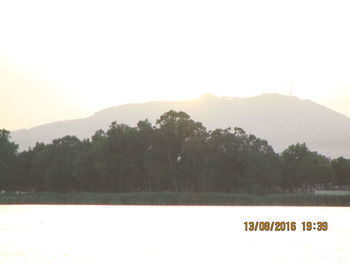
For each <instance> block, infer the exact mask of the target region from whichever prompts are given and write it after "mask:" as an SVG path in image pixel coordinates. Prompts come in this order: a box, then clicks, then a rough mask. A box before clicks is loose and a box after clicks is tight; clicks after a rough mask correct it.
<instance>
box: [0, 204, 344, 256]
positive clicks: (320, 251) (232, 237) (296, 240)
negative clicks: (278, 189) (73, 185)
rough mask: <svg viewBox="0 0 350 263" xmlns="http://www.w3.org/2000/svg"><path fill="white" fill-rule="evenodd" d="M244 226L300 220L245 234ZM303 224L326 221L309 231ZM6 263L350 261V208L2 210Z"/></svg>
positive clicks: (1, 250)
mask: <svg viewBox="0 0 350 263" xmlns="http://www.w3.org/2000/svg"><path fill="white" fill-rule="evenodd" d="M245 221H295V222H297V231H295V232H246V231H245V230H244V222H245ZM303 221H313V222H317V221H327V222H328V224H329V230H328V231H326V232H317V231H314V232H304V231H302V225H301V222H303ZM0 262H6V263H7V262H9V263H11V262H13V263H14V262H16V263H17V262H18V263H29V262H31V263H54V262H57V263H58V262H60V263H61V262H87V263H89V262H162V263H163V262H176V263H178V262H220V263H221V262H268V263H274V262H276V263H277V262H278V263H280V262H293V263H296V262H317V263H322V262H332V263H334V262H347V263H348V262H350V208H334V207H330V208H324V207H323V208H317V207H185V206H180V207H171V206H168V207H160V206H158V207H157V206H51V205H48V206H46V205H45V206H28V205H25V206H0Z"/></svg>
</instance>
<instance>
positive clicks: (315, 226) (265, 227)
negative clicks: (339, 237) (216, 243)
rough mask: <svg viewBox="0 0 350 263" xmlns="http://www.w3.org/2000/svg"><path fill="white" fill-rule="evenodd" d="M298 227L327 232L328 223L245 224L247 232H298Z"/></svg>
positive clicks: (263, 222) (264, 222)
mask: <svg viewBox="0 0 350 263" xmlns="http://www.w3.org/2000/svg"><path fill="white" fill-rule="evenodd" d="M298 227H301V229H302V230H303V231H327V230H328V222H321V221H319V222H310V221H308V222H302V223H301V224H300V225H299V226H298V224H297V223H296V222H294V221H291V222H284V221H280V222H274V221H272V222H269V221H261V222H259V221H257V222H244V230H245V231H296V230H297V228H298Z"/></svg>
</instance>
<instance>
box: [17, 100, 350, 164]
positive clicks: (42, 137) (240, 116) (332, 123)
mask: <svg viewBox="0 0 350 263" xmlns="http://www.w3.org/2000/svg"><path fill="white" fill-rule="evenodd" d="M171 109H172V110H177V111H178V110H182V111H185V112H187V113H188V114H189V115H190V116H191V117H192V119H194V120H196V121H201V122H202V123H203V124H204V125H205V126H206V127H207V128H208V130H212V129H215V128H227V127H241V128H243V129H244V130H246V131H247V132H248V133H252V134H255V135H256V136H258V137H260V138H263V139H266V140H268V142H269V143H270V144H271V145H272V146H273V147H274V149H275V151H277V152H280V151H282V150H284V149H285V148H286V147H287V146H289V145H291V144H294V143H297V142H301V143H302V142H305V143H306V144H307V146H308V147H309V148H310V149H311V150H315V151H318V152H319V153H322V154H324V155H326V156H329V157H338V156H344V157H347V158H349V157H350V118H348V117H346V116H344V115H342V114H339V113H337V112H335V111H333V110H330V109H328V108H326V107H324V106H321V105H319V104H317V103H314V102H312V101H310V100H301V99H298V98H296V97H291V96H282V95H278V94H263V95H259V96H255V97H249V98H230V97H215V96H212V95H204V96H202V97H201V98H199V99H195V100H188V101H177V102H173V101H158V102H146V103H138V104H126V105H121V106H117V107H112V108H107V109H104V110H101V111H99V112H97V113H95V114H94V115H92V116H91V117H88V118H86V119H79V120H68V121H60V122H54V123H49V124H46V125H41V126H37V127H34V128H32V129H28V130H18V131H13V132H12V133H11V135H12V139H13V140H14V141H15V142H16V143H18V144H19V145H20V149H21V150H24V149H27V148H28V147H29V146H31V147H32V146H34V145H35V143H36V142H45V143H49V142H51V141H52V140H53V139H55V138H59V137H63V136H65V135H76V136H77V137H79V138H88V137H91V135H93V134H94V132H95V131H96V130H98V129H104V130H106V129H107V128H108V126H109V124H110V123H111V122H112V121H117V122H118V123H125V124H128V125H131V126H135V125H136V124H137V122H138V121H139V120H144V119H146V118H147V119H149V120H150V121H151V122H152V123H154V122H155V120H156V119H157V118H159V116H160V115H161V114H163V113H164V112H166V111H168V110H171Z"/></svg>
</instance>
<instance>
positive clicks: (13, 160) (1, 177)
mask: <svg viewBox="0 0 350 263" xmlns="http://www.w3.org/2000/svg"><path fill="white" fill-rule="evenodd" d="M17 150H18V145H16V144H15V143H13V142H11V141H10V132H9V131H7V130H5V129H2V130H0V190H8V189H13V188H15V187H16V179H17V178H16V176H17V174H18V166H17V164H18V160H17V154H18V152H17Z"/></svg>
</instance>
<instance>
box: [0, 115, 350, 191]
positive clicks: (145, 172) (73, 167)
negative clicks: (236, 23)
mask: <svg viewBox="0 0 350 263" xmlns="http://www.w3.org/2000/svg"><path fill="white" fill-rule="evenodd" d="M347 184H350V160H349V159H345V158H343V157H339V158H337V159H333V160H331V159H329V158H326V157H325V156H323V155H320V154H318V153H317V152H313V151H310V150H309V149H308V148H307V146H306V145H305V143H304V144H299V143H298V144H294V145H291V146H289V147H288V148H287V149H285V150H284V151H283V152H282V153H280V154H277V153H275V152H274V150H273V148H272V147H271V146H270V145H269V144H268V142H267V141H266V140H262V139H259V138H257V137H256V136H254V135H252V134H247V133H246V132H245V131H244V130H243V129H241V128H234V129H233V130H231V129H230V128H227V129H216V130H213V131H207V129H206V128H205V127H204V126H203V125H202V123H200V122H196V121H194V120H192V119H191V117H190V116H189V115H188V114H187V113H185V112H181V111H180V112H176V111H172V110H171V111H168V112H166V113H164V114H163V115H162V116H160V118H159V119H158V120H157V121H156V123H155V125H152V124H151V123H150V122H149V121H148V120H147V119H146V120H144V121H139V122H138V124H137V126H136V127H130V126H128V125H125V124H118V123H116V122H113V123H112V124H111V125H110V127H109V129H108V130H107V131H103V130H98V131H96V132H95V134H94V135H93V136H92V137H91V138H90V139H84V140H79V139H78V138H77V137H75V136H65V137H63V138H59V139H55V140H53V141H52V143H49V144H44V143H37V144H36V145H35V147H33V148H29V149H28V150H26V151H23V152H19V151H18V146H17V145H16V144H15V143H13V142H11V141H10V132H9V131H7V130H4V129H3V130H0V190H5V191H14V190H19V191H53V192H72V191H75V192H79V191H84V192H116V193H122V192H163V191H169V192H170V191H171V192H236V193H241V192H245V193H254V194H262V193H273V192H293V191H307V190H310V189H312V188H314V187H318V188H328V187H330V186H331V185H333V186H334V185H338V186H344V185H347Z"/></svg>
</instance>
